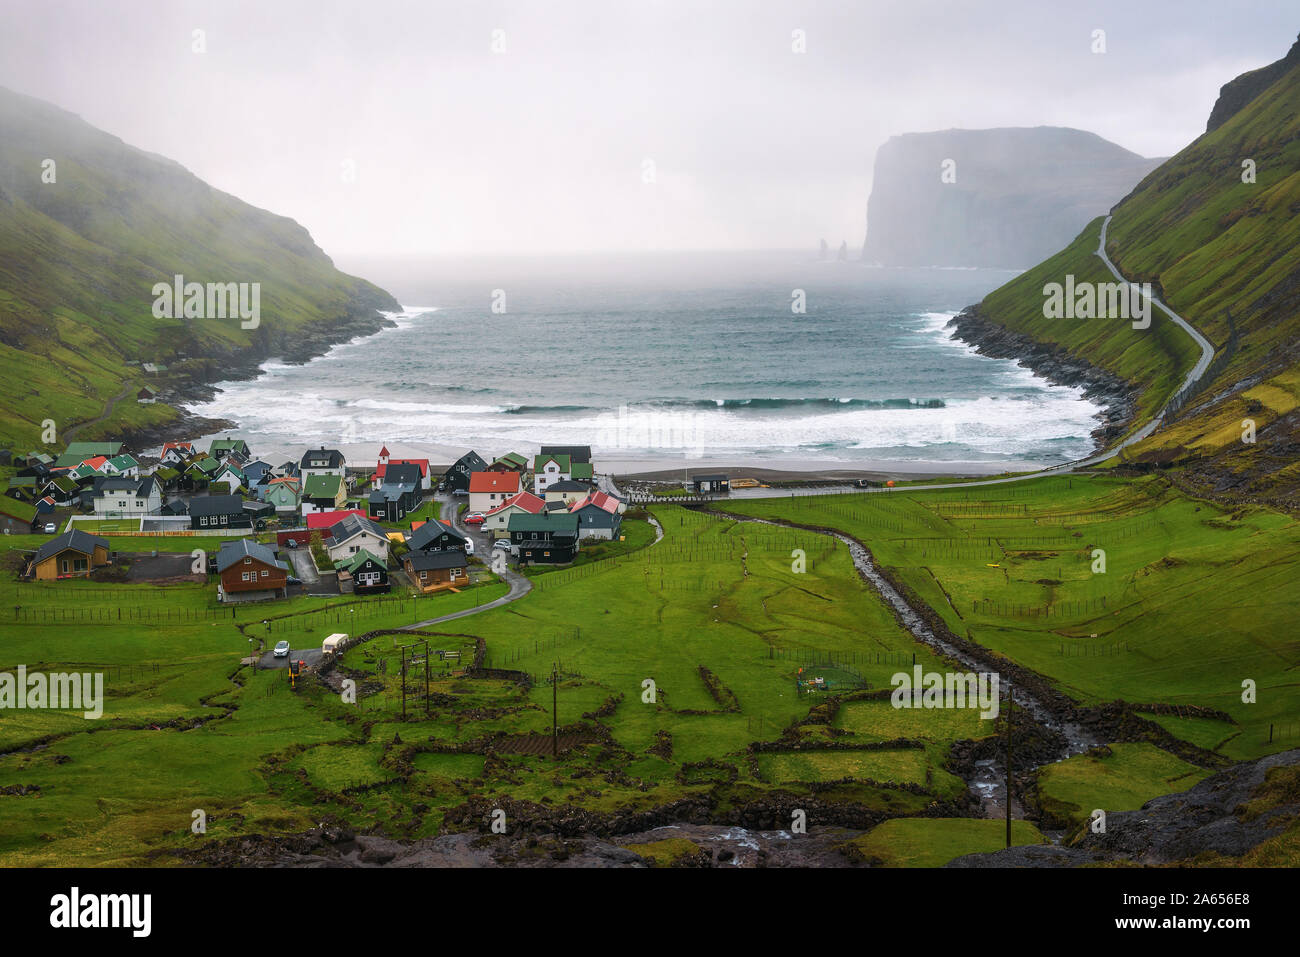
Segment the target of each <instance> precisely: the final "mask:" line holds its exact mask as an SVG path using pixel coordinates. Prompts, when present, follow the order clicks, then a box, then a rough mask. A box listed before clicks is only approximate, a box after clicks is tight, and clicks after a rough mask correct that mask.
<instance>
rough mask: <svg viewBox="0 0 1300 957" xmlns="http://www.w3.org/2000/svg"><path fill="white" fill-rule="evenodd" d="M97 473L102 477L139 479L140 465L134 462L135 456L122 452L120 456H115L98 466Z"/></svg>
mask: <svg viewBox="0 0 1300 957" xmlns="http://www.w3.org/2000/svg"><path fill="white" fill-rule="evenodd" d="M99 472H100V473H101V474H103V475H111V476H114V477H119V476H120V477H124V478H139V477H140V463H139V462H137V461H136V460H135V456H133V455H130V454H128V453H126V452H123V453H122V454H121V455H115V456H113V457H112V458H111V459H106V460H105V461H104V463H103V464H102V465H100V466H99Z"/></svg>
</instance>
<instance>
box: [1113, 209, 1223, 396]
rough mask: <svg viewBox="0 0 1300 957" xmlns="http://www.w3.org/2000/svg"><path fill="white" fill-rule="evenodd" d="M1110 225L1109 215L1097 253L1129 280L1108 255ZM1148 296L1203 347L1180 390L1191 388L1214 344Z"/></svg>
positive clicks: (1211, 355)
mask: <svg viewBox="0 0 1300 957" xmlns="http://www.w3.org/2000/svg"><path fill="white" fill-rule="evenodd" d="M1108 226H1110V217H1109V216H1107V217H1106V218H1105V220H1103V221H1102V224H1101V241H1100V242H1098V243H1097V255H1098V256H1100V257H1101V261H1102V262H1104V263H1105V264H1106V268H1107V269H1109V270H1110V272H1111V275H1112V276H1114V277H1115V278H1116V279H1117V280H1119V281H1120V282H1127V281H1128V280H1126V279H1125V278H1124V277H1123V275H1121V274H1120V271H1119V270H1118V269H1116V268H1115V264H1114V263H1113V262H1111V261H1110V257H1109V256H1107V255H1106V229H1107V227H1108ZM1147 298H1148V299H1150V300H1151V302H1152V303H1153V304H1154V305H1155V306H1156V307H1157V308H1158V309H1159V310H1160V311H1161V312H1163V313H1164V314H1165V315H1166V316H1168V317H1169V318H1170V319H1172V320H1173V321H1174V322H1176V323H1177V324H1178V325H1179V326H1181V327H1182V330H1183V331H1184V332H1186V333H1187V334H1188V335H1189V336H1191V337H1192V338H1193V339H1194V340H1196V344H1197V345H1198V346H1200V347H1201V357H1200V358H1199V359H1197V360H1196V365H1194V366H1192V369H1191V371H1190V372H1188V373H1187V378H1186V379H1184V380H1183V385H1182V388H1181V389H1179V390H1178V391H1179V392H1182V391H1184V390H1185V389H1188V388H1190V387H1191V386H1192V385H1193V384H1195V383H1196V382H1199V381H1200V378H1201V376H1203V375H1205V370H1206V369H1208V368H1209V367H1210V361H1211V360H1212V359H1213V358H1214V346H1212V345H1211V344H1210V340H1209V339H1206V338H1205V336H1203V335H1201V334H1200V333H1199V332H1197V331H1196V330H1195V329H1194V328H1192V324H1191V323H1190V322H1188V321H1187V320H1186V319H1184V318H1183V317H1182V316H1180V315H1178V314H1177V313H1175V312H1174V311H1173V310H1172V309H1170V308H1169V307H1168V306H1166V305H1165V304H1164V303H1163V302H1161V301H1160V300H1159V299H1157V298H1156V297H1155V296H1148V297H1147ZM1160 415H1161V416H1163V415H1164V409H1161V410H1160ZM1158 417H1159V416H1158Z"/></svg>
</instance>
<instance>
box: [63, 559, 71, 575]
mask: <svg viewBox="0 0 1300 957" xmlns="http://www.w3.org/2000/svg"><path fill="white" fill-rule="evenodd" d="M69 570H70V569H69V567H68V560H67V559H66V558H65V559H64V560H63V574H65V575H66V574H67V573H68V572H69Z"/></svg>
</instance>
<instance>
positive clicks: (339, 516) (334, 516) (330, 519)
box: [303, 508, 368, 532]
mask: <svg viewBox="0 0 1300 957" xmlns="http://www.w3.org/2000/svg"><path fill="white" fill-rule="evenodd" d="M349 515H355V516H357V517H358V518H366V517H368V516H367V515H366V513H365V512H363V511H362V510H361V509H359V508H347V509H335V510H333V511H329V512H310V513H308V514H306V515H304V516H303V518H304V520H305V522H306V525H307V528H308V530H309V531H313V532H316V531H319V532H328V531H329V530H330V529H331V528H333V527H334V526H335V525H337V524H338V523H339V522H341V521H343V519H345V518H347V517H348V516H349Z"/></svg>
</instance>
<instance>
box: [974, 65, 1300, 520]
mask: <svg viewBox="0 0 1300 957" xmlns="http://www.w3.org/2000/svg"><path fill="white" fill-rule="evenodd" d="M1258 76H1263V77H1265V78H1268V77H1273V79H1272V81H1271V82H1269V83H1267V84H1266V85H1263V86H1262V87H1261V86H1260V83H1259V82H1258V79H1257V77H1258ZM1246 77H1256V79H1255V80H1251V81H1250V82H1248V83H1244V84H1243V83H1241V82H1240V81H1234V82H1233V83H1229V84H1227V85H1226V86H1225V87H1224V96H1226V97H1229V100H1230V102H1228V103H1227V104H1225V103H1224V102H1223V100H1222V99H1221V101H1220V104H1218V105H1216V107H1215V113H1214V115H1215V117H1216V120H1215V121H1212V122H1211V124H1210V125H1211V127H1212V128H1211V129H1210V131H1209V132H1207V133H1205V134H1203V135H1202V136H1200V137H1199V138H1198V139H1196V140H1195V141H1194V142H1193V143H1192V144H1191V145H1189V146H1188V147H1187V148H1186V149H1184V150H1182V151H1181V152H1180V153H1178V155H1177V156H1174V157H1173V158H1171V159H1170V160H1168V161H1167V162H1166V163H1164V164H1162V165H1161V166H1160V167H1159V168H1158V169H1156V170H1155V171H1154V172H1152V173H1151V174H1150V175H1149V176H1147V177H1146V178H1145V179H1143V180H1142V182H1141V183H1139V184H1138V186H1137V187H1136V188H1135V189H1134V190H1133V191H1132V192H1131V193H1130V194H1129V195H1128V196H1126V197H1125V198H1124V199H1123V200H1122V201H1121V202H1120V203H1118V204H1117V205H1116V206H1115V208H1114V210H1113V220H1112V222H1111V225H1110V229H1109V234H1108V237H1107V245H1106V249H1107V253H1108V254H1109V256H1110V258H1111V259H1112V260H1113V261H1114V262H1115V264H1116V265H1117V266H1118V267H1119V269H1120V271H1121V272H1122V273H1123V274H1124V275H1125V276H1126V277H1127V278H1128V279H1130V280H1133V281H1140V282H1150V283H1151V284H1152V286H1153V290H1154V292H1155V294H1156V295H1157V296H1159V297H1160V298H1162V299H1164V301H1165V302H1167V303H1168V304H1169V305H1170V307H1171V308H1173V309H1174V310H1175V311H1176V312H1178V313H1179V314H1180V315H1182V316H1183V317H1184V318H1185V319H1187V320H1188V321H1189V322H1191V323H1192V324H1193V325H1195V326H1196V327H1197V328H1198V329H1199V330H1200V331H1201V333H1202V334H1204V335H1205V336H1207V337H1208V338H1209V339H1210V340H1211V342H1212V343H1213V344H1214V345H1215V348H1216V355H1215V360H1214V363H1213V365H1212V366H1211V369H1210V372H1209V374H1208V375H1207V376H1206V378H1205V380H1204V381H1203V384H1202V388H1201V391H1200V393H1199V395H1198V397H1197V398H1196V399H1194V400H1193V401H1191V402H1189V403H1188V404H1187V405H1186V406H1185V407H1184V408H1183V409H1181V410H1180V411H1179V412H1178V413H1177V414H1176V415H1173V416H1171V417H1169V419H1168V420H1167V421H1166V422H1165V423H1164V424H1163V425H1162V427H1161V428H1160V429H1159V430H1157V431H1156V433H1155V434H1154V435H1152V436H1151V437H1150V438H1149V439H1147V440H1145V441H1144V442H1142V443H1139V444H1138V445H1135V446H1134V447H1133V448H1132V449H1130V450H1127V452H1126V453H1125V456H1124V458H1125V459H1126V460H1129V461H1136V462H1139V463H1140V462H1144V461H1145V462H1147V463H1151V464H1155V463H1158V464H1162V465H1167V464H1170V463H1181V464H1184V465H1186V466H1188V469H1187V470H1186V471H1185V472H1183V473H1180V479H1179V480H1180V481H1185V482H1187V483H1189V484H1190V486H1191V487H1193V488H1195V489H1196V490H1197V491H1200V492H1203V493H1208V494H1214V493H1223V494H1231V495H1232V496H1233V497H1238V498H1240V497H1246V498H1260V499H1264V500H1268V501H1271V502H1275V503H1283V504H1295V503H1296V501H1297V493H1298V491H1300V436H1297V433H1298V432H1300V336H1298V335H1297V334H1298V333H1300V41H1298V42H1297V44H1296V46H1295V47H1293V48H1292V50H1291V53H1290V54H1288V56H1287V57H1286V58H1284V59H1283V60H1281V61H1278V63H1277V64H1274V65H1273V66H1271V67H1268V68H1265V69H1264V70H1259V71H1253V72H1252V73H1251V74H1246ZM1252 89H1253V90H1255V93H1254V96H1252V97H1250V98H1249V99H1247V100H1246V101H1245V102H1238V101H1240V100H1241V99H1242V98H1243V97H1244V95H1245V93H1247V92H1249V91H1250V90H1252ZM1215 122H1217V123H1218V125H1217V126H1216V125H1215ZM1247 161H1250V162H1249V163H1248V162H1247ZM1251 170H1253V172H1254V177H1253V179H1254V181H1253V182H1251V181H1248V180H1249V179H1250V178H1251V177H1250V176H1249V175H1247V174H1248V173H1249V172H1250V171H1251ZM1099 226H1100V220H1096V221H1094V222H1092V223H1089V224H1088V226H1087V227H1085V229H1084V230H1083V232H1082V233H1080V234H1079V236H1078V238H1077V239H1076V240H1075V241H1074V242H1073V243H1072V244H1071V245H1070V246H1068V247H1067V248H1066V249H1064V250H1062V251H1061V252H1060V253H1058V254H1057V255H1055V256H1053V257H1052V258H1050V259H1048V260H1046V261H1045V262H1043V263H1041V264H1039V265H1038V266H1036V267H1034V268H1033V269H1031V270H1029V271H1028V272H1026V273H1025V274H1023V275H1021V276H1018V277H1017V278H1016V279H1014V280H1012V281H1011V282H1009V283H1007V284H1006V285H1005V286H1002V287H1001V288H999V289H997V290H995V291H994V292H993V293H991V294H990V295H989V296H987V297H986V298H985V299H984V301H983V302H981V303H980V304H979V305H978V306H975V307H972V308H971V309H970V310H968V312H967V314H966V315H965V316H964V317H962V320H961V322H960V323H959V325H961V324H964V325H965V326H966V327H967V335H968V337H969V338H972V339H975V340H977V341H978V340H980V339H981V338H986V337H990V336H993V335H994V332H993V330H998V329H1009V330H1013V331H1015V332H1019V333H1024V334H1026V335H1028V336H1030V337H1032V338H1034V339H1036V340H1038V341H1040V342H1048V343H1052V344H1054V345H1057V346H1059V347H1060V348H1062V349H1064V350H1068V351H1069V352H1071V353H1073V354H1074V355H1077V356H1080V357H1082V358H1085V359H1087V360H1088V361H1089V362H1092V363H1093V364H1095V365H1097V366H1099V367H1101V368H1102V369H1105V370H1106V371H1108V372H1110V373H1113V374H1116V375H1119V376H1120V377H1122V378H1124V379H1125V380H1127V381H1128V382H1130V383H1131V384H1132V386H1133V388H1134V390H1135V392H1138V393H1140V397H1139V409H1140V413H1141V414H1140V415H1139V419H1141V418H1144V417H1149V415H1151V414H1153V413H1154V412H1155V411H1156V410H1158V409H1159V407H1160V405H1161V404H1162V403H1163V401H1164V400H1165V399H1167V398H1168V397H1169V396H1170V395H1171V394H1172V392H1173V391H1174V390H1175V389H1176V388H1177V385H1178V382H1179V381H1180V378H1181V376H1182V375H1184V374H1185V373H1186V371H1187V370H1188V369H1189V368H1190V367H1191V364H1192V362H1193V361H1194V359H1195V356H1196V354H1197V351H1196V349H1195V348H1194V347H1193V346H1192V344H1191V342H1190V340H1188V338H1187V337H1186V336H1185V335H1182V334H1181V333H1180V332H1179V330H1177V329H1176V327H1174V326H1173V324H1172V323H1170V322H1168V321H1167V320H1164V319H1163V317H1161V316H1159V315H1158V314H1156V315H1155V316H1154V317H1153V321H1152V323H1151V327H1150V328H1149V329H1135V328H1133V326H1132V324H1131V323H1129V322H1127V321H1125V320H1122V319H1045V318H1044V316H1043V303H1044V286H1045V285H1046V284H1048V283H1053V282H1055V283H1064V282H1065V279H1066V276H1067V275H1069V274H1072V275H1073V276H1074V277H1075V281H1076V282H1080V281H1084V280H1087V281H1106V280H1107V279H1108V278H1109V277H1108V276H1106V275H1105V273H1104V270H1103V267H1102V266H1101V261H1100V259H1098V257H1097V256H1096V255H1095V254H1094V251H1095V249H1096V248H1097V241H1098V229H1099ZM1247 419H1249V420H1251V422H1253V424H1254V427H1255V436H1254V441H1253V442H1251V441H1243V434H1246V435H1247V436H1248V437H1249V431H1248V429H1247V423H1245V422H1244V420H1247Z"/></svg>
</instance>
